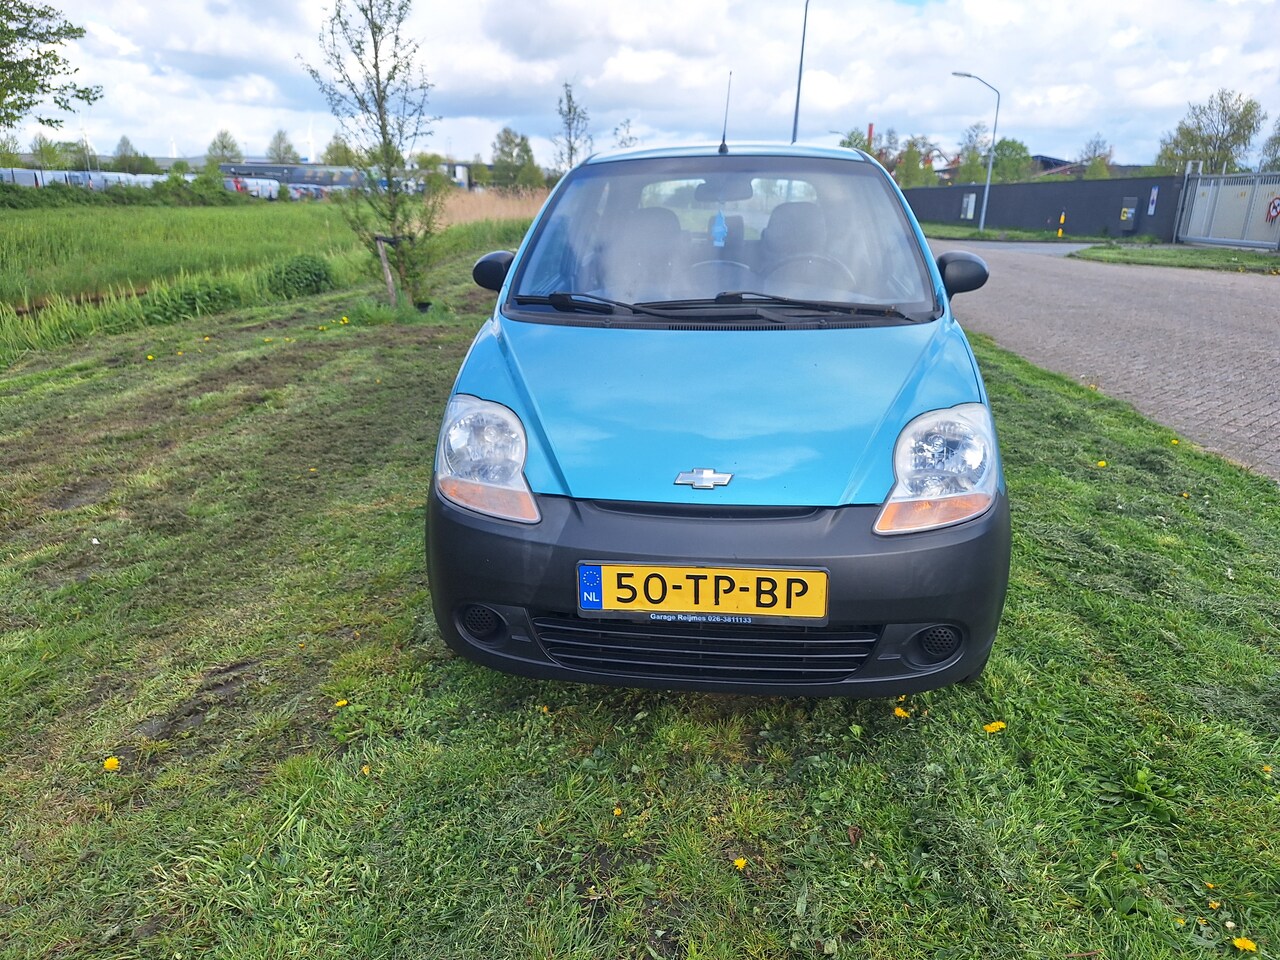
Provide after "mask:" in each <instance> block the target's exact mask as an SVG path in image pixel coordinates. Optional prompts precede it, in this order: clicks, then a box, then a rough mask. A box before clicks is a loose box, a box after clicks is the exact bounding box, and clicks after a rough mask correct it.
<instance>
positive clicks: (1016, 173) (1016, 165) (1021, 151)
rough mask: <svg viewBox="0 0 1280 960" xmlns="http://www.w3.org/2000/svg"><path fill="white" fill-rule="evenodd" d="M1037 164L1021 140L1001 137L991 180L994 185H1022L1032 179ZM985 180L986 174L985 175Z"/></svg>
mask: <svg viewBox="0 0 1280 960" xmlns="http://www.w3.org/2000/svg"><path fill="white" fill-rule="evenodd" d="M1033 169H1035V164H1034V162H1033V161H1032V159H1031V151H1029V150H1028V149H1027V145H1026V144H1025V143H1023V142H1022V141H1021V140H1013V139H1011V138H1009V137H1001V138H1000V140H999V142H997V143H996V148H995V158H994V159H993V160H992V162H991V179H992V181H993V182H994V183H1021V182H1023V181H1025V180H1030V179H1031V172H1032V170H1033ZM983 177H984V179H985V177H986V173H985V172H984V173H983Z"/></svg>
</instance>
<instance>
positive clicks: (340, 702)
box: [333, 700, 347, 708]
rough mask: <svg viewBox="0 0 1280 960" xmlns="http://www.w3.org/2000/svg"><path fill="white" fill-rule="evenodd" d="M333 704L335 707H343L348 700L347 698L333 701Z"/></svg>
mask: <svg viewBox="0 0 1280 960" xmlns="http://www.w3.org/2000/svg"><path fill="white" fill-rule="evenodd" d="M333 705H334V706H335V707H338V708H342V707H345V706H346V705H347V701H346V700H335V701H334V702H333Z"/></svg>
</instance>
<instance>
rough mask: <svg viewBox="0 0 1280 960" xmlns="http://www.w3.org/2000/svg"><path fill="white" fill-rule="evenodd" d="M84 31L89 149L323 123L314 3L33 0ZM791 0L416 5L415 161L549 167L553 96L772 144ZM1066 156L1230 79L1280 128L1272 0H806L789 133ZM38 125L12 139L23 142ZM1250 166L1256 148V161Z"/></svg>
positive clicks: (189, 147)
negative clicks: (565, 89) (428, 114)
mask: <svg viewBox="0 0 1280 960" xmlns="http://www.w3.org/2000/svg"><path fill="white" fill-rule="evenodd" d="M49 2H51V3H53V4H54V5H55V6H56V7H58V8H59V9H61V10H62V11H63V12H64V13H65V15H66V16H67V17H68V19H70V20H71V21H72V22H73V23H75V24H77V25H80V26H83V27H84V28H85V30H86V35H85V38H84V39H83V40H82V41H80V42H78V43H76V44H75V45H73V46H72V47H71V48H70V49H69V50H68V51H67V53H68V58H69V59H70V60H71V61H72V63H73V64H74V65H75V66H76V67H78V68H79V71H80V72H79V75H78V77H77V80H78V81H79V82H82V83H97V84H101V85H102V87H103V91H104V93H103V98H102V100H101V101H99V102H98V103H97V104H95V105H93V106H92V107H89V108H85V109H83V110H81V112H80V113H79V114H77V115H76V116H73V117H69V118H68V119H67V122H66V126H65V127H64V132H63V134H62V137H63V138H65V139H75V138H76V137H78V136H79V134H80V133H81V132H83V133H85V134H87V136H88V138H89V140H90V142H91V143H92V144H93V145H94V147H95V148H96V149H97V150H99V151H100V152H103V153H111V152H114V149H115V145H116V143H117V142H118V141H119V139H120V137H121V135H126V136H128V137H129V139H130V140H131V141H132V143H133V144H134V146H135V148H137V149H138V150H140V151H141V152H144V153H148V154H150V155H152V156H171V155H174V152H175V151H176V154H177V155H180V156H197V155H201V154H203V152H204V150H205V148H206V147H207V146H208V144H209V141H210V140H211V139H212V138H213V136H214V134H215V133H217V132H218V130H220V129H224V128H225V129H227V130H230V131H231V133H232V135H233V136H234V137H235V138H236V140H237V141H238V142H239V144H240V146H241V148H242V149H243V150H244V152H245V154H246V155H247V156H250V157H252V156H255V155H258V156H260V155H262V154H263V153H265V151H266V148H267V143H268V141H269V140H270V138H271V135H272V134H273V133H274V132H275V131H276V130H277V129H284V130H286V131H287V132H288V134H289V136H290V138H291V140H292V141H293V142H294V144H295V145H296V146H297V147H298V149H299V150H300V152H301V153H302V154H303V155H307V154H308V153H309V152H310V151H311V150H312V149H314V150H315V151H317V152H318V151H320V150H322V149H323V147H324V145H325V144H326V143H327V142H328V140H329V138H330V136H331V135H332V134H333V132H334V129H335V123H334V121H333V119H332V117H330V116H329V114H328V112H327V110H326V108H325V104H324V101H323V100H322V99H321V98H320V96H319V94H318V92H317V91H316V89H315V86H314V84H313V83H312V82H311V80H310V78H309V77H308V76H307V74H306V72H305V70H304V68H303V61H308V62H312V63H318V62H319V48H318V43H317V37H318V35H319V32H320V29H321V26H322V25H323V23H324V22H325V20H326V13H327V10H328V9H331V7H332V0H328V2H326V0H319V2H316V0H184V2H182V3H181V4H177V3H158V2H153V0H49ZM804 5H805V4H804V0H628V2H619V0H521V2H515V0H455V2H452V3H444V2H440V0H416V2H415V3H414V14H413V20H412V23H413V25H414V29H415V35H416V36H417V37H418V38H419V39H420V41H421V44H422V48H421V49H422V61H423V65H424V66H425V68H426V70H427V73H428V75H429V77H430V79H431V81H432V83H433V84H434V85H435V89H434V90H433V91H432V95H431V109H432V112H433V113H435V114H439V115H440V117H441V119H440V120H439V121H438V122H437V123H436V124H435V125H434V128H433V129H434V134H433V135H432V137H431V138H430V141H429V142H427V143H425V144H423V147H424V148H427V149H431V150H434V151H437V152H442V153H448V154H450V155H452V156H454V157H457V158H459V159H471V158H472V157H473V156H474V155H475V154H480V155H481V156H482V157H484V158H485V159H486V160H487V159H489V157H490V154H491V145H492V143H493V138H494V135H495V134H496V133H497V132H498V130H500V129H501V128H502V127H503V126H511V127H514V128H515V129H516V130H517V131H519V132H521V133H524V134H526V135H528V136H529V138H530V140H531V141H532V143H533V146H534V152H535V154H536V155H537V158H538V160H539V162H540V163H543V164H544V165H549V164H551V162H552V160H553V156H554V151H553V148H552V146H551V143H550V138H551V136H552V135H553V134H554V133H555V131H556V126H557V123H558V118H557V116H556V101H557V97H558V96H559V95H560V93H561V85H562V84H563V83H564V82H565V81H568V82H570V83H572V84H573V88H574V91H575V94H576V96H577V99H578V100H579V101H580V102H581V103H582V104H583V105H584V106H585V107H586V108H587V109H588V111H589V112H590V118H591V129H592V132H593V134H594V136H595V145H596V147H597V148H603V147H609V146H612V144H613V141H614V132H613V131H614V129H615V127H616V126H617V125H618V124H619V123H621V122H622V121H623V120H628V119H629V120H630V121H631V129H632V132H633V133H634V134H636V135H637V136H639V137H640V139H641V142H642V143H644V144H646V145H656V144H658V143H667V142H689V141H705V140H710V139H715V140H718V139H719V134H720V125H721V122H722V120H723V111H724V95H725V84H726V82H727V80H728V77H729V72H730V71H732V72H733V98H732V103H731V105H730V109H729V136H730V139H739V140H747V139H770V140H777V139H782V140H786V139H790V134H791V123H792V111H793V109H794V106H795V91H796V69H797V61H798V57H799V51H800V31H801V23H802V18H803V13H804ZM952 71H967V72H970V73H974V74H977V75H979V76H981V77H982V78H983V79H984V80H986V81H987V82H988V83H990V84H991V85H992V86H994V87H996V88H998V89H999V90H1000V92H1001V96H1002V99H1001V103H1000V117H999V134H1000V135H1001V136H1010V137H1015V138H1017V139H1019V140H1021V141H1023V142H1024V143H1025V144H1026V145H1027V146H1028V148H1029V149H1030V151H1031V152H1032V153H1039V154H1047V155H1050V156H1058V157H1064V158H1068V159H1070V158H1074V157H1075V156H1076V155H1077V154H1079V152H1080V150H1081V148H1082V147H1083V146H1084V144H1085V142H1086V141H1087V140H1088V139H1089V138H1090V137H1091V136H1092V135H1094V134H1095V133H1100V134H1102V136H1103V137H1104V138H1105V139H1106V140H1107V141H1108V142H1109V143H1111V144H1112V146H1113V147H1114V148H1115V160H1116V162H1118V163H1149V162H1151V161H1152V160H1153V159H1154V157H1155V154H1156V151H1157V149H1158V146H1159V140H1160V137H1161V135H1162V134H1163V133H1165V132H1167V131H1169V130H1172V129H1173V128H1174V126H1176V124H1177V122H1178V121H1179V120H1180V119H1182V117H1183V116H1184V115H1185V114H1186V112H1187V104H1188V102H1190V101H1195V102H1199V101H1203V100H1205V99H1207V98H1208V97H1209V96H1210V95H1211V94H1212V93H1213V92H1214V91H1215V90H1217V89H1218V88H1220V87H1226V88H1229V89H1232V90H1237V91H1240V92H1242V93H1245V94H1246V95H1249V96H1252V97H1254V98H1256V99H1257V100H1259V101H1260V102H1261V104H1262V106H1263V109H1264V110H1266V111H1267V113H1268V114H1269V117H1268V120H1267V123H1266V125H1265V127H1264V130H1263V134H1262V136H1260V137H1259V138H1258V140H1257V141H1256V143H1255V151H1256V149H1257V148H1258V147H1260V146H1261V143H1262V140H1263V139H1264V138H1265V135H1266V133H1267V132H1269V131H1270V130H1271V129H1272V125H1273V124H1274V123H1275V122H1276V118H1277V117H1280V0H1070V2H1068V3H1061V2H1055V3H1048V2H1043V0H858V2H852V0H810V4H809V30H808V42H807V45H806V50H805V69H804V80H803V89H802V96H801V103H800V126H799V139H800V140H802V141H806V142H814V143H828V144H834V143H835V142H836V141H837V140H838V139H839V137H838V134H836V133H835V132H834V131H844V130H849V129H851V128H861V129H864V130H865V128H866V125H867V124H868V123H869V122H873V123H875V125H876V129H877V130H884V129H888V128H893V129H895V130H896V131H897V132H898V133H899V134H900V135H902V136H903V137H905V136H907V135H911V134H924V135H927V136H928V137H930V138H931V139H932V140H934V141H935V142H937V143H939V144H940V145H941V146H942V147H943V149H944V150H946V151H947V152H948V153H951V152H953V151H954V149H955V146H956V144H957V142H958V140H959V138H960V136H961V133H962V132H963V130H964V128H965V127H966V126H968V125H969V124H971V123H974V122H975V121H983V122H985V123H987V125H988V126H990V124H991V121H992V115H993V113H994V108H995V95H994V94H993V93H991V91H990V90H988V89H987V88H986V87H984V86H983V85H982V84H980V83H978V82H977V81H976V80H969V79H963V78H958V77H954V76H952V75H951V74H952ZM36 132H37V129H36V128H35V127H34V126H26V127H23V128H21V129H20V130H19V131H18V133H19V139H20V141H21V142H22V143H23V144H24V145H25V144H26V143H27V142H28V141H29V140H30V138H31V136H32V135H33V134H34V133H36ZM1255 156H1256V154H1255Z"/></svg>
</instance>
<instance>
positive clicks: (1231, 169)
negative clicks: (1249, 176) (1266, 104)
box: [1156, 87, 1267, 173]
mask: <svg viewBox="0 0 1280 960" xmlns="http://www.w3.org/2000/svg"><path fill="white" fill-rule="evenodd" d="M1187 107H1188V110H1187V115H1186V116H1185V117H1184V118H1183V119H1182V121H1181V122H1180V123H1179V124H1178V126H1177V129H1175V130H1174V131H1173V132H1172V133H1166V134H1165V135H1164V136H1163V137H1161V138H1160V152H1159V153H1158V154H1157V155H1156V166H1158V167H1160V168H1161V169H1162V170H1164V171H1166V172H1168V173H1181V172H1182V171H1183V170H1184V169H1185V168H1186V164H1187V161H1189V160H1199V161H1201V162H1203V163H1204V172H1205V173H1223V172H1226V173H1236V172H1238V171H1240V170H1244V169H1247V167H1246V165H1245V159H1246V158H1247V157H1248V154H1249V148H1250V147H1251V146H1252V145H1253V138H1254V137H1256V136H1257V135H1258V131H1259V130H1261V129H1262V124H1263V123H1264V122H1265V121H1266V119H1267V112H1266V111H1265V110H1263V109H1262V104H1260V103H1258V101H1257V100H1254V99H1253V98H1252V97H1246V96H1245V95H1244V94H1242V93H1237V92H1236V91H1234V90H1227V89H1226V88H1225V87H1224V88H1222V89H1220V90H1219V91H1218V92H1217V93H1215V94H1214V95H1213V96H1211V97H1210V98H1209V99H1208V100H1206V101H1205V102H1204V103H1189V104H1187Z"/></svg>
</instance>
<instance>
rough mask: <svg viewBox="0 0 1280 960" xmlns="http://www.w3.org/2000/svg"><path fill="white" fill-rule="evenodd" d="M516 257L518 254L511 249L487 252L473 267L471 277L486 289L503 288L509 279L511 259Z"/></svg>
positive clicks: (495, 289)
mask: <svg viewBox="0 0 1280 960" xmlns="http://www.w3.org/2000/svg"><path fill="white" fill-rule="evenodd" d="M515 258H516V255H515V254H514V253H512V252H511V251H510V250H495V251H493V253H486V254H485V255H484V256H483V257H481V258H480V259H479V260H477V261H476V265H475V266H474V267H472V268H471V279H472V280H474V281H475V282H476V283H478V284H479V285H480V286H482V287H484V288H485V289H486V290H493V291H495V292H496V291H498V290H501V289H502V284H503V283H504V282H505V281H506V279H507V271H508V270H510V269H511V261H512V260H514V259H515Z"/></svg>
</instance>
